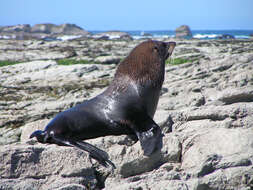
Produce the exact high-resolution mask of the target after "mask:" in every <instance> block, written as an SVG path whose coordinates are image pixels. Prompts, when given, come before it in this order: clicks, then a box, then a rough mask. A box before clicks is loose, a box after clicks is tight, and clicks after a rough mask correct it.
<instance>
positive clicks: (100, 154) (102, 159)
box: [76, 141, 116, 169]
mask: <svg viewBox="0 0 253 190" xmlns="http://www.w3.org/2000/svg"><path fill="white" fill-rule="evenodd" d="M76 143H77V145H78V146H77V147H78V148H80V149H82V150H85V151H87V152H89V153H90V156H91V157H92V158H93V159H95V160H97V161H98V162H99V163H100V164H102V165H103V166H105V167H107V166H108V163H109V164H110V165H111V166H112V168H113V169H116V167H115V165H114V164H113V163H112V162H111V161H110V160H109V156H108V154H107V153H106V152H105V151H103V150H101V149H99V148H97V147H95V146H93V145H91V144H89V143H87V142H83V141H77V142H76Z"/></svg>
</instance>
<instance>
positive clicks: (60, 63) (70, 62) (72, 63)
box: [56, 59, 99, 65]
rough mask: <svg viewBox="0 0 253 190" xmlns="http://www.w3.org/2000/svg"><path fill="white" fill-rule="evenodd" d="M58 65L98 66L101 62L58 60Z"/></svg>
mask: <svg viewBox="0 0 253 190" xmlns="http://www.w3.org/2000/svg"><path fill="white" fill-rule="evenodd" d="M56 62H57V64H58V65H75V64H98V63H99V62H92V61H88V60H76V59H58V60H57V61H56Z"/></svg>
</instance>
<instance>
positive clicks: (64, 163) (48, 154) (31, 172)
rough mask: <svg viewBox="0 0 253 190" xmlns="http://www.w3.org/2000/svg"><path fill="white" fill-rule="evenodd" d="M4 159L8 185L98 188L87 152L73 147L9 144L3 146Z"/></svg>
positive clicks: (4, 182)
mask: <svg viewBox="0 0 253 190" xmlns="http://www.w3.org/2000/svg"><path fill="white" fill-rule="evenodd" d="M68 155H71V156H68ZM0 160H1V164H0V165H1V170H0V176H1V178H2V179H3V180H1V181H0V186H1V187H4V188H7V187H9V188H10V189H15V188H17V189H22V188H25V189H33V188H41V189H56V188H60V187H64V186H66V185H69V184H71V183H75V184H80V185H83V186H86V187H90V188H92V189H94V188H95V187H96V186H97V185H98V183H99V182H98V180H97V177H96V174H95V173H94V169H92V168H91V165H90V163H89V162H88V161H87V160H88V159H87V154H86V153H84V152H82V151H79V150H76V149H73V148H66V147H59V146H55V145H52V146H47V145H36V146H31V145H15V146H12V147H9V146H8V145H7V146H2V147H1V151H0ZM21 181H22V182H21ZM20 182H21V183H20ZM13 187H15V188H13Z"/></svg>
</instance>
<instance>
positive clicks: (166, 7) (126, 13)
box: [0, 0, 253, 30]
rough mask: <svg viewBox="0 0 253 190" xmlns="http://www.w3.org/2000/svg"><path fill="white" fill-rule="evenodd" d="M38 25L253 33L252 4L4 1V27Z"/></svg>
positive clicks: (0, 18) (0, 16)
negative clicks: (64, 24)
mask: <svg viewBox="0 0 253 190" xmlns="http://www.w3.org/2000/svg"><path fill="white" fill-rule="evenodd" d="M37 23H54V24H63V23H74V24H77V25H79V26H81V27H82V28H83V29H86V30H175V28H176V27H178V26H180V25H182V24H187V25H189V26H190V27H191V29H193V30H194V29H220V30H222V29H253V0H212V1H207V0H173V1H172V0H155V1H154V0H153V1H151V0H126V1H119V0H117V1H116V0H106V1H105V0H100V1H98V0H89V1H87V0H72V1H71V0H2V1H1V6H0V25H1V26H4V25H15V24H31V25H34V24H37Z"/></svg>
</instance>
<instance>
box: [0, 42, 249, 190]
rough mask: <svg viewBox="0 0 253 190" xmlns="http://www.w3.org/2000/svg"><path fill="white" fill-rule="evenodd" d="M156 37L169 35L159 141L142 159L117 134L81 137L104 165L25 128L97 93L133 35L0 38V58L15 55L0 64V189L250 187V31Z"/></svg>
mask: <svg viewBox="0 0 253 190" xmlns="http://www.w3.org/2000/svg"><path fill="white" fill-rule="evenodd" d="M160 40H164V41H170V40H173V41H176V42H177V47H176V49H175V52H174V54H173V59H172V60H171V64H167V65H166V77H165V82H164V85H163V90H162V93H161V97H160V101H159V105H158V109H157V111H156V114H155V118H154V120H155V121H156V122H157V123H158V124H159V125H160V127H161V128H162V129H163V132H164V134H165V137H164V147H163V149H162V151H161V152H160V153H158V152H157V153H155V154H154V155H152V156H151V157H150V158H148V157H145V156H143V155H142V151H141V148H140V145H139V142H138V143H136V144H133V142H132V141H131V140H130V139H128V138H127V137H125V136H120V137H103V138H98V139H93V140H89V142H91V143H92V144H94V145H96V146H98V147H100V148H101V149H103V150H106V152H108V154H109V156H110V158H111V160H112V161H113V162H114V163H115V164H116V166H117V169H116V170H115V171H114V173H111V174H110V170H108V169H106V168H102V167H100V166H96V168H94V167H92V166H91V164H90V163H89V161H87V154H86V153H85V152H81V151H79V150H77V149H74V148H66V147H59V146H54V145H41V144H38V143H36V142H35V141H33V140H29V139H28V136H29V134H30V132H31V131H33V130H34V129H39V128H44V126H45V124H46V123H47V122H48V121H49V120H50V119H51V118H52V117H53V116H54V115H55V114H56V113H58V112H60V111H62V110H65V109H67V108H70V107H72V106H74V105H76V104H78V103H80V102H82V101H84V100H86V99H89V98H91V97H94V96H95V95H97V94H99V93H101V92H102V91H103V90H104V89H105V88H106V87H107V86H108V84H109V83H110V81H111V80H112V78H113V75H114V72H115V68H116V66H117V64H118V63H119V62H120V60H122V59H123V58H124V57H125V56H126V55H127V54H128V53H129V52H130V51H131V50H132V48H133V47H135V46H136V45H137V44H139V43H140V42H141V41H142V40H129V39H121V40H108V39H104V38H100V37H98V38H97V39H89V38H80V39H74V40H69V41H44V40H0V62H1V61H15V62H20V63H19V64H15V65H9V66H4V67H0V144H1V149H0V160H1V161H0V168H1V169H0V189H96V188H97V189H101V188H103V187H104V186H105V189H172V190H173V189H175V190H177V189H196V190H202V189H220V190H221V189H245V190H246V189H247V190H250V189H252V188H253V165H252V163H253V146H252V144H253V138H252V136H253V40H252V39H244V40H239V39H232V40H196V39H192V40H182V39H181V40H180V39H160ZM64 59H65V60H81V61H83V62H84V61H85V62H86V64H74V65H60V64H59V60H64ZM177 59H180V60H185V63H184V64H179V65H176V60H177ZM173 63H174V65H173ZM66 155H68V156H66ZM108 174H109V176H108V177H107V175H108ZM106 177H107V178H106Z"/></svg>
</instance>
